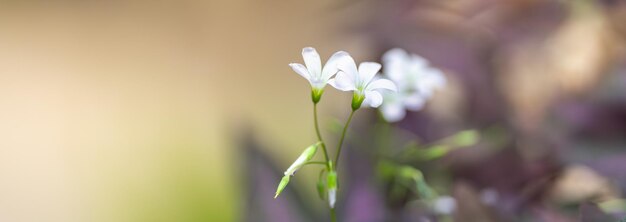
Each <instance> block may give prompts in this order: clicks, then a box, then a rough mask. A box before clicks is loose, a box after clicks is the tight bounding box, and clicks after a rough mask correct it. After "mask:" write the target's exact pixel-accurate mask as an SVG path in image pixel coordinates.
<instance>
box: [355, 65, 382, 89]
mask: <svg viewBox="0 0 626 222" xmlns="http://www.w3.org/2000/svg"><path fill="white" fill-rule="evenodd" d="M381 67H382V66H381V65H380V63H377V62H362V63H361V64H359V80H360V81H362V83H363V84H367V83H369V82H370V81H372V79H373V78H374V76H375V75H376V73H378V71H380V68H381Z"/></svg>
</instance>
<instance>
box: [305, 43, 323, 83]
mask: <svg viewBox="0 0 626 222" xmlns="http://www.w3.org/2000/svg"><path fill="white" fill-rule="evenodd" d="M302 58H303V59H304V64H306V67H307V69H308V70H309V74H310V76H311V78H314V79H316V78H319V77H320V75H321V74H322V61H321V60H320V54H318V53H317V51H316V50H315V49H314V48H312V47H305V48H303V49H302Z"/></svg>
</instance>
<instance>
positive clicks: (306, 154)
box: [285, 142, 321, 176]
mask: <svg viewBox="0 0 626 222" xmlns="http://www.w3.org/2000/svg"><path fill="white" fill-rule="evenodd" d="M320 144H321V142H317V143H316V144H313V145H311V146H309V147H307V148H306V149H305V150H304V151H303V152H302V154H300V156H299V157H298V159H296V161H294V162H293V163H292V164H291V166H289V168H287V170H286V171H285V175H289V176H293V175H294V174H295V173H296V171H298V170H299V169H300V167H302V166H304V164H306V162H308V161H309V160H311V159H313V156H315V153H316V152H317V147H318V146H319V145H320Z"/></svg>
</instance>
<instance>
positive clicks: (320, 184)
mask: <svg viewBox="0 0 626 222" xmlns="http://www.w3.org/2000/svg"><path fill="white" fill-rule="evenodd" d="M325 193H326V187H324V180H322V178H320V179H319V180H318V181H317V195H319V197H320V199H322V200H324V194H325Z"/></svg>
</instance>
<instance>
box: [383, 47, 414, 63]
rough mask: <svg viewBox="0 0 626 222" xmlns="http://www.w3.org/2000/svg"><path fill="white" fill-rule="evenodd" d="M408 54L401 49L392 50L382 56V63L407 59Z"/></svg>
mask: <svg viewBox="0 0 626 222" xmlns="http://www.w3.org/2000/svg"><path fill="white" fill-rule="evenodd" d="M408 56H409V54H408V53H407V52H406V51H404V49H401V48H393V49H390V50H389V51H387V52H385V54H383V62H385V63H387V62H395V61H402V60H404V59H406V58H408Z"/></svg>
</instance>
